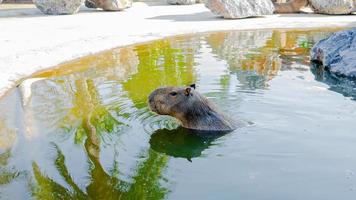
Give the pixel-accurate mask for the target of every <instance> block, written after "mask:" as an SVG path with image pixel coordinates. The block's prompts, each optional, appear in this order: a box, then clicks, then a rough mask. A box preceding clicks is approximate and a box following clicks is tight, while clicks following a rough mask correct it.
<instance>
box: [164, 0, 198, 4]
mask: <svg viewBox="0 0 356 200" xmlns="http://www.w3.org/2000/svg"><path fill="white" fill-rule="evenodd" d="M167 3H168V4H171V5H191V4H195V3H196V1H195V0H167Z"/></svg>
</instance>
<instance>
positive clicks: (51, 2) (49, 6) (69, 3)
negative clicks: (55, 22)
mask: <svg viewBox="0 0 356 200" xmlns="http://www.w3.org/2000/svg"><path fill="white" fill-rule="evenodd" d="M83 2H84V0H35V5H36V7H37V8H38V9H40V10H41V11H42V12H43V13H45V14H48V15H68V14H74V13H77V12H78V11H79V8H80V6H81V5H82V4H83Z"/></svg>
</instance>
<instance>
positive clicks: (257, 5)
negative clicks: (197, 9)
mask: <svg viewBox="0 0 356 200" xmlns="http://www.w3.org/2000/svg"><path fill="white" fill-rule="evenodd" d="M205 6H206V7H207V8H209V9H210V10H211V11H212V12H213V13H214V14H217V15H220V16H223V17H224V18H231V19H234V18H246V17H256V16H262V15H272V14H273V12H274V6H273V3H272V1H271V0H238V1H237V0H206V1H205Z"/></svg>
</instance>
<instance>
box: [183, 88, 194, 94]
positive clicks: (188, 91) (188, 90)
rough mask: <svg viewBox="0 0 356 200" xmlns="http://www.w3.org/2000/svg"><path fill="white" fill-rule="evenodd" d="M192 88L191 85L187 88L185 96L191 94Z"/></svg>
mask: <svg viewBox="0 0 356 200" xmlns="http://www.w3.org/2000/svg"><path fill="white" fill-rule="evenodd" d="M191 90H192V88H190V87H187V88H185V92H184V94H185V96H189V94H190V91H191Z"/></svg>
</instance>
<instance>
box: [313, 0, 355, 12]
mask: <svg viewBox="0 0 356 200" xmlns="http://www.w3.org/2000/svg"><path fill="white" fill-rule="evenodd" d="M309 4H310V6H311V7H312V9H313V11H314V12H315V13H320V14H330V15H340V14H350V13H351V12H352V10H353V9H354V4H356V3H355V2H353V0H309Z"/></svg>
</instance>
